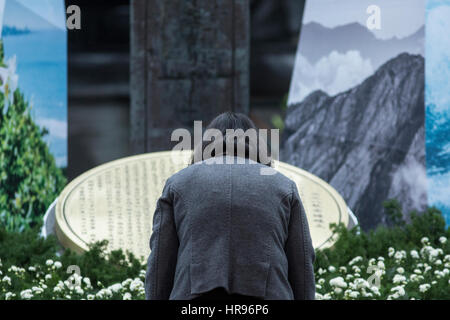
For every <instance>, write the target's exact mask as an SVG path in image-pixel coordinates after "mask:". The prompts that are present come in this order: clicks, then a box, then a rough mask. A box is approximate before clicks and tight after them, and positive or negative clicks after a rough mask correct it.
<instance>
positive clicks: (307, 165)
mask: <svg viewBox="0 0 450 320" xmlns="http://www.w3.org/2000/svg"><path fill="white" fill-rule="evenodd" d="M424 113H425V107H424V58H423V57H422V56H420V55H411V54H408V53H402V54H400V55H398V56H397V57H395V58H393V59H391V60H389V61H388V62H386V63H385V64H383V65H382V66H381V67H380V68H379V69H378V70H377V71H376V72H375V73H374V74H373V75H372V76H370V77H368V78H367V79H366V80H364V81H363V82H362V83H361V84H359V85H357V86H355V87H353V88H352V89H350V90H348V91H345V92H342V93H339V94H337V95H335V96H329V95H328V94H327V93H325V92H323V91H320V90H319V91H315V92H313V93H311V94H310V95H308V96H307V97H306V98H305V99H304V100H303V101H302V102H300V103H297V104H294V105H291V106H290V107H289V108H288V112H287V115H286V119H285V131H284V137H283V140H284V141H283V142H284V145H283V148H282V151H281V155H280V158H281V160H282V161H286V162H288V163H291V164H293V165H295V166H298V167H301V168H303V169H305V170H307V171H309V172H311V173H313V174H316V175H318V176H319V177H321V178H322V179H324V180H325V181H327V182H329V183H330V184H331V185H332V186H333V187H334V188H336V190H337V191H338V192H340V193H341V195H342V196H343V197H344V199H345V200H346V201H347V204H348V206H349V207H350V208H351V209H352V210H353V211H354V212H355V213H356V215H357V217H358V219H359V222H360V224H361V226H362V227H363V228H364V229H369V228H371V227H374V226H376V225H377V224H379V223H382V222H385V216H384V214H383V207H382V203H383V201H385V200H387V199H388V198H397V199H398V200H399V201H400V202H401V204H402V205H404V207H403V209H404V210H405V211H409V210H410V209H420V208H424V207H425V206H426V205H427V196H426V171H425V165H424V164H425V130H424V116H425V115H424Z"/></svg>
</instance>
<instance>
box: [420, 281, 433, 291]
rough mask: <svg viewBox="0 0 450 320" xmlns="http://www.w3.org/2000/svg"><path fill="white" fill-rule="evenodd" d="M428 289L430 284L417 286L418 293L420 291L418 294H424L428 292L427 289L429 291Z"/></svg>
mask: <svg viewBox="0 0 450 320" xmlns="http://www.w3.org/2000/svg"><path fill="white" fill-rule="evenodd" d="M430 288H431V285H430V284H428V283H424V284H421V285H420V286H419V291H420V292H426V291H428V289H430Z"/></svg>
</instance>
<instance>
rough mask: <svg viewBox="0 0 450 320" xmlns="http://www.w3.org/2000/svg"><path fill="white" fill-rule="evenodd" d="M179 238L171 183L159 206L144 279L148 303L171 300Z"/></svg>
mask: <svg viewBox="0 0 450 320" xmlns="http://www.w3.org/2000/svg"><path fill="white" fill-rule="evenodd" d="M178 245H179V241H178V236H177V232H176V227H175V221H174V213H173V193H172V192H171V188H170V184H169V181H167V182H166V185H165V186H164V189H163V192H162V195H161V197H160V198H159V199H158V202H157V204H156V210H155V214H154V216H153V228H152V235H151V237H150V250H151V252H150V256H149V257H148V262H147V273H146V277H145V297H146V299H148V300H168V299H169V296H170V293H171V291H172V287H173V281H174V276H175V268H176V264H177V255H178Z"/></svg>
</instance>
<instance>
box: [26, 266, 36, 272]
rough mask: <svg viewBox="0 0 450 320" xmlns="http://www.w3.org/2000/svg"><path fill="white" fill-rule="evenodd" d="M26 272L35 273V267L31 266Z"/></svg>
mask: <svg viewBox="0 0 450 320" xmlns="http://www.w3.org/2000/svg"><path fill="white" fill-rule="evenodd" d="M28 271H30V272H35V271H36V268H35V267H33V266H31V267H28Z"/></svg>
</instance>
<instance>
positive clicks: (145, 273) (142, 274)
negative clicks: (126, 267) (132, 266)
mask: <svg viewBox="0 0 450 320" xmlns="http://www.w3.org/2000/svg"><path fill="white" fill-rule="evenodd" d="M146 275H147V271H145V270H141V271H140V272H139V276H140V277H141V278H145V276H146Z"/></svg>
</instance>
